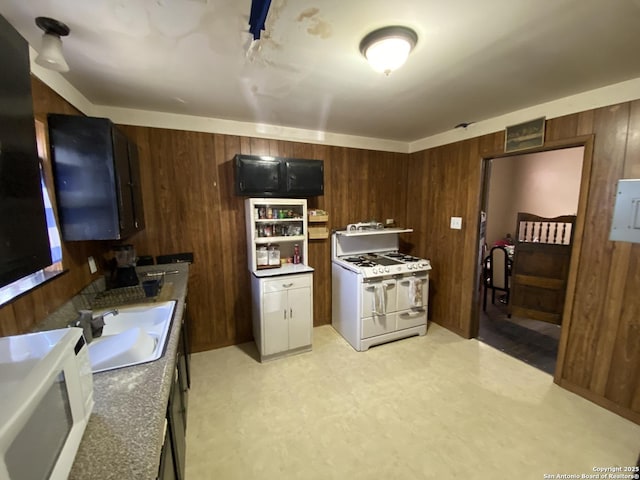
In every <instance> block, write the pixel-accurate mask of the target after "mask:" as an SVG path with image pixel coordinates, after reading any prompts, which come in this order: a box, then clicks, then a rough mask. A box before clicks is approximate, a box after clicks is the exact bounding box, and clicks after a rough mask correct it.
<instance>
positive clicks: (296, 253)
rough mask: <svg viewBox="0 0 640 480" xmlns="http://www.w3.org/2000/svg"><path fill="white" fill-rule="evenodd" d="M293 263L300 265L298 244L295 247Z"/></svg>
mask: <svg viewBox="0 0 640 480" xmlns="http://www.w3.org/2000/svg"><path fill="white" fill-rule="evenodd" d="M293 263H300V247H299V246H298V244H297V243H296V244H295V245H294V246H293Z"/></svg>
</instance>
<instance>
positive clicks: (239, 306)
mask: <svg viewBox="0 0 640 480" xmlns="http://www.w3.org/2000/svg"><path fill="white" fill-rule="evenodd" d="M120 128H122V130H123V131H124V132H125V133H126V134H127V135H128V136H129V137H130V138H133V139H134V140H135V141H136V143H137V144H138V148H139V153H140V164H141V176H142V189H143V198H144V208H145V218H146V223H147V227H146V228H145V230H144V231H143V232H140V233H138V234H136V235H135V236H134V237H132V238H131V239H130V241H131V242H132V243H133V244H134V245H135V246H136V249H137V251H138V253H139V254H148V255H154V256H156V255H158V254H164V253H175V252H183V251H191V252H193V253H194V260H195V261H194V264H193V266H192V269H191V278H190V281H189V308H190V311H191V315H190V317H191V318H192V328H191V336H192V344H193V347H194V350H196V351H199V350H207V349H211V348H217V347H222V346H225V345H233V344H237V343H241V342H246V341H249V340H251V339H252V333H251V302H250V295H251V291H250V281H249V278H250V277H249V275H250V274H249V271H248V267H247V253H246V250H247V246H246V233H245V220H244V198H243V197H238V196H236V195H235V193H234V170H233V157H234V155H236V154H237V153H241V154H251V155H273V156H281V157H293V158H308V159H320V160H324V167H325V194H324V195H323V196H320V197H316V198H312V199H309V202H308V205H309V208H322V209H323V210H327V211H328V212H329V227H330V228H337V227H341V226H345V225H346V224H347V223H352V222H355V221H361V220H366V219H371V218H376V219H386V218H394V219H396V221H397V222H399V223H400V224H404V223H405V217H404V214H405V206H406V189H405V188H402V185H403V184H404V182H405V179H406V176H407V161H406V155H404V154H395V153H385V152H377V151H367V150H359V149H349V148H341V147H332V146H321V145H313V144H305V143H295V142H285V141H276V140H264V139H258V138H248V137H237V136H231V135H218V134H208V133H196V132H186V131H179V130H165V129H156V128H147V127H134V126H125V125H122V126H120ZM330 262H331V248H330V240H329V239H326V240H311V241H310V242H309V264H310V265H311V266H312V267H314V268H315V274H314V324H315V325H323V324H328V323H331V263H330Z"/></svg>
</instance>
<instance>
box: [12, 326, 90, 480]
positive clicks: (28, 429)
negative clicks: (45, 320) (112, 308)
mask: <svg viewBox="0 0 640 480" xmlns="http://www.w3.org/2000/svg"><path fill="white" fill-rule="evenodd" d="M0 398H1V399H2V408H0V478H2V479H11V480H21V479H35V480H39V479H52V480H57V479H66V478H67V477H68V476H69V472H70V470H71V466H72V465H73V460H74V458H75V455H76V452H77V451H78V446H79V445H80V441H81V440H82V435H83V433H84V430H85V428H86V426H87V422H88V421H89V416H90V415H91V411H92V410H93V377H92V374H91V364H90V363H89V354H88V346H87V344H86V342H85V339H84V337H83V335H82V329H81V328H65V329H61V330H51V331H47V332H39V333H31V334H27V335H17V336H12V337H3V338H0Z"/></svg>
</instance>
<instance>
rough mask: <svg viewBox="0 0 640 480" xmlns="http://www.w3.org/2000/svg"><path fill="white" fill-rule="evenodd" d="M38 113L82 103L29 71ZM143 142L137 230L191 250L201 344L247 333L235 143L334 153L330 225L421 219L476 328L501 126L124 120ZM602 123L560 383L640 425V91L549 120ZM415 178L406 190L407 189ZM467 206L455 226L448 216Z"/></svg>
mask: <svg viewBox="0 0 640 480" xmlns="http://www.w3.org/2000/svg"><path fill="white" fill-rule="evenodd" d="M33 94H34V107H35V111H36V115H37V116H38V118H40V119H42V118H44V117H45V115H46V113H50V112H57V113H71V114H78V113H79V112H77V110H76V109H74V108H73V106H71V105H69V104H68V103H67V102H66V101H64V100H63V99H62V98H60V97H59V96H58V95H57V94H55V93H54V92H53V91H51V90H50V89H49V88H48V87H47V86H45V85H44V84H42V83H41V82H40V81H39V80H37V79H34V80H33ZM121 128H122V129H123V130H124V131H125V132H126V133H127V135H129V136H131V137H132V138H134V139H135V141H136V142H137V144H138V147H139V150H140V161H141V168H142V172H141V173H142V184H143V185H142V186H143V195H144V203H145V215H146V219H147V228H146V229H145V230H144V231H143V232H141V233H139V234H137V235H135V236H134V237H132V238H131V239H129V240H130V241H131V243H133V244H134V245H135V246H136V248H137V250H138V253H139V254H149V255H154V256H155V255H158V254H163V253H173V252H181V251H192V252H194V255H195V263H194V265H193V267H192V269H191V278H190V283H189V308H190V310H191V318H192V329H191V335H192V343H193V346H194V349H195V350H196V351H199V350H207V349H211V348H217V347H221V346H225V345H232V344H237V343H241V342H244V341H249V340H251V337H252V335H251V312H250V308H251V307H250V301H249V298H250V286H249V273H248V271H247V256H246V240H245V231H244V224H245V222H244V203H243V198H241V197H236V196H235V195H234V191H233V188H234V187H233V175H234V174H233V164H232V159H233V156H234V155H235V154H236V153H242V154H254V155H263V154H268V155H276V156H283V157H298V158H314V159H321V160H324V162H325V163H324V164H325V195H324V196H321V197H317V198H314V199H310V201H309V207H310V208H314V207H316V208H322V209H324V210H327V211H328V212H329V215H330V221H329V227H330V228H339V227H342V226H344V225H346V224H347V223H351V222H354V221H359V220H364V219H370V218H375V219H386V218H394V219H395V220H396V221H397V223H398V224H400V225H407V226H411V227H413V228H414V233H413V234H409V235H405V236H403V238H402V241H403V243H404V247H405V248H406V249H407V250H410V251H411V252H413V253H415V254H417V255H420V256H425V257H428V258H430V259H431V261H432V265H433V272H432V277H431V279H432V280H431V292H430V302H431V303H430V318H431V319H432V320H434V321H436V322H437V323H439V324H441V325H443V326H445V327H447V328H449V329H451V330H453V331H454V332H457V333H458V334H460V335H462V336H465V337H469V336H470V335H471V334H472V332H473V328H474V322H475V320H474V319H476V318H477V311H478V289H477V283H476V282H477V271H476V263H477V260H478V259H477V255H478V248H477V242H478V232H477V229H478V223H479V218H478V212H479V208H480V196H481V189H482V174H483V158H491V157H496V156H499V152H501V151H502V150H503V144H504V136H503V132H498V133H495V134H491V135H485V136H482V137H478V138H474V139H470V140H465V141H462V142H458V143H454V144H451V145H446V146H442V147H437V148H433V149H429V150H425V151H422V152H418V153H414V154H411V155H405V154H394V153H386V152H377V151H370V150H360V149H350V148H342V147H333V146H322V145H312V144H305V143H297V142H285V141H275V140H264V139H258V138H248V137H236V136H230V135H218V134H207V133H196V132H185V131H179V130H164V129H156V128H147V127H133V126H121ZM585 135H593V138H594V140H593V158H592V163H591V168H592V171H591V176H590V178H591V181H590V183H589V185H586V186H583V187H584V188H583V192H582V200H581V202H582V204H583V205H582V206H581V209H582V211H583V212H584V213H583V217H584V218H583V222H584V234H583V235H582V238H581V242H582V246H581V249H580V252H581V255H580V258H578V259H577V262H576V266H575V272H574V275H575V292H574V295H573V301H572V302H571V305H569V308H568V310H567V312H568V314H569V316H568V318H565V324H564V327H563V336H562V340H561V348H560V356H559V362H558V372H557V374H556V382H557V383H559V384H560V385H562V386H564V387H565V388H568V389H570V390H572V391H574V392H577V393H579V394H581V395H583V396H585V397H586V398H589V399H591V400H592V401H595V402H597V403H599V404H601V405H603V406H605V407H606V408H609V409H610V410H613V411H615V412H617V413H619V414H621V415H624V416H625V417H627V418H630V419H632V420H633V421H635V422H638V423H640V376H639V375H638V373H637V372H638V371H640V338H639V337H640V335H639V333H640V300H639V298H640V297H638V295H637V292H638V291H639V290H640V246H639V245H633V244H628V243H622V242H610V241H609V240H608V231H609V227H610V219H611V214H612V209H613V202H614V193H615V182H616V180H617V179H618V178H638V177H640V101H636V102H631V103H626V104H621V105H615V106H611V107H606V108H600V109H597V110H592V111H587V112H583V113H580V114H575V115H569V116H566V117H561V118H557V119H553V120H549V121H548V122H547V128H546V143H547V145H552V144H553V143H554V142H558V141H562V140H565V139H572V138H574V137H580V136H585ZM407 185H408V188H407ZM451 216H460V217H462V218H463V228H462V230H451V229H450V228H449V218H450V217H451ZM109 247H110V243H108V242H71V243H64V245H63V255H64V264H65V267H66V268H67V269H68V273H67V274H66V275H64V276H62V277H60V278H58V279H55V280H53V281H52V282H50V283H49V284H47V285H45V286H43V287H41V288H39V289H37V290H35V291H34V292H32V293H30V294H27V295H24V296H23V297H21V298H19V299H18V300H16V301H14V302H13V303H11V304H9V305H7V306H5V307H4V308H2V309H0V335H9V334H13V333H22V332H26V331H28V330H29V329H30V328H31V326H32V325H33V324H34V323H36V322H37V321H40V320H42V319H43V318H44V317H45V316H46V315H48V314H49V313H50V312H51V311H53V310H55V309H56V308H58V307H59V306H60V305H61V304H62V303H64V302H65V301H66V300H68V299H69V298H71V297H72V296H73V295H74V294H76V293H77V292H78V291H79V290H80V289H82V288H83V287H84V286H86V285H87V284H88V283H90V282H91V281H92V280H93V279H95V278H96V276H95V275H94V276H92V275H90V274H89V270H88V267H87V266H86V260H87V256H89V255H93V256H94V257H96V259H97V260H98V261H99V262H100V260H102V259H103V258H104V257H105V255H106V254H107V252H108V250H109ZM330 258H331V251H330V241H329V240H313V241H311V242H310V244H309V264H310V265H312V266H313V267H314V268H315V269H316V272H315V275H314V324H315V325H322V324H328V323H330V322H331V269H330Z"/></svg>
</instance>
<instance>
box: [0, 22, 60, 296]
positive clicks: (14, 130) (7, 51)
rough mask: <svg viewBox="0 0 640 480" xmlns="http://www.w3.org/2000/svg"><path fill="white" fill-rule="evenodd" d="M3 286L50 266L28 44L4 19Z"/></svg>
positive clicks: (0, 99)
mask: <svg viewBox="0 0 640 480" xmlns="http://www.w3.org/2000/svg"><path fill="white" fill-rule="evenodd" d="M0 64H1V65H2V68H3V70H4V72H5V73H4V74H2V75H1V76H0V103H1V104H2V107H1V108H0V287H4V286H5V285H8V284H10V283H12V282H14V281H16V280H18V279H20V278H23V277H26V276H27V275H30V274H32V273H34V272H37V271H38V270H40V269H42V268H44V267H47V266H48V265H50V264H51V251H50V250H49V235H48V231H47V223H46V220H45V209H44V204H43V202H42V186H41V183H40V165H39V163H38V153H37V150H36V133H35V122H34V118H33V101H32V98H31V76H30V73H29V45H28V43H27V42H26V41H25V40H24V39H23V38H22V37H21V36H20V34H19V33H18V32H17V31H16V30H15V29H14V28H13V27H12V26H11V25H10V24H9V23H8V22H7V21H6V20H5V19H4V17H2V16H1V15H0Z"/></svg>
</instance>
